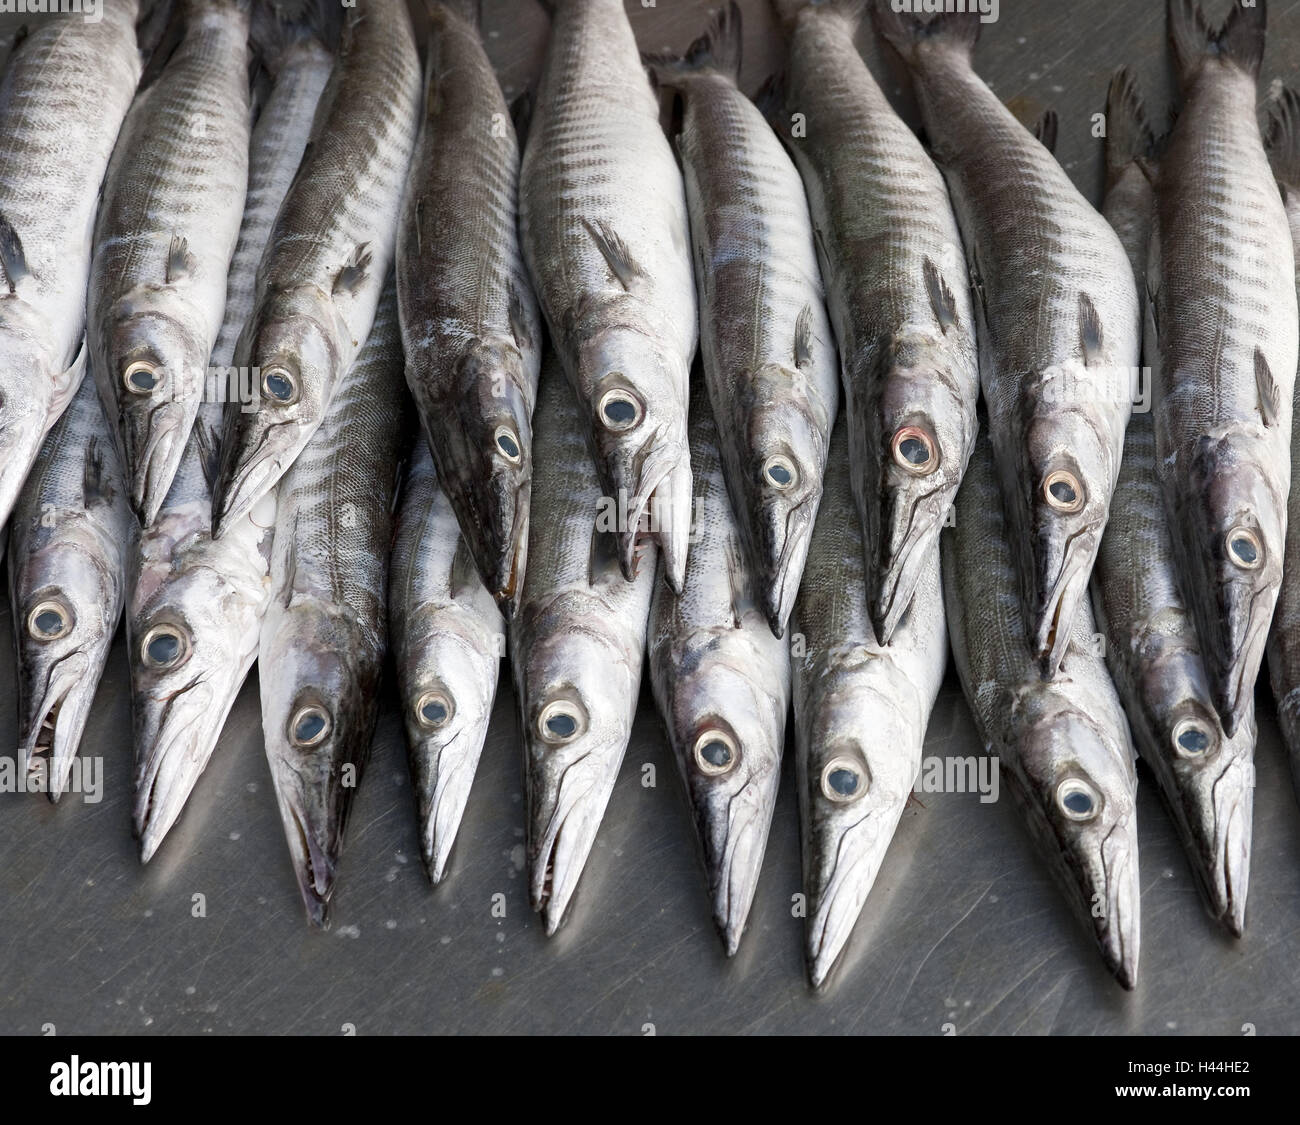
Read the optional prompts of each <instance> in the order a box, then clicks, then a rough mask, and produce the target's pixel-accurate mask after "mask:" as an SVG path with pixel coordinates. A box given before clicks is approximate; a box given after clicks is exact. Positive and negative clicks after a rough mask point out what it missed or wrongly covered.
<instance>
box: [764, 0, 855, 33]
mask: <svg viewBox="0 0 1300 1125" xmlns="http://www.w3.org/2000/svg"><path fill="white" fill-rule="evenodd" d="M866 7H867V0H772V9H773V11H774V12H775V13H776V18H777V20H778V21H779V22H780V24H781V26H782V27H783V28H784V29H785V30H786V31H787V32H790V31H793V30H794V25H795V24H796V23H797V22H798V20H799V14H800V13H801V12H802V11H803V10H804V9H805V8H824V9H827V10H828V11H833V12H838V13H839V14H840V15H841V16H843V17H844V18H845V19H846V20H847V21H848V22H849V24H850V26H851V27H852V28H854V29H856V28H857V26H858V24H859V23H860V22H861V21H862V13H863V12H864V11H865V10H866Z"/></svg>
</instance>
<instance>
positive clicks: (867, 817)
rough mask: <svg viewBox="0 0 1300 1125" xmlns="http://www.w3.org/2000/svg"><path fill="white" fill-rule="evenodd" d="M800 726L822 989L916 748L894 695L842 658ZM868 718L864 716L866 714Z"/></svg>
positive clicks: (879, 852)
mask: <svg viewBox="0 0 1300 1125" xmlns="http://www.w3.org/2000/svg"><path fill="white" fill-rule="evenodd" d="M806 714H807V717H806V719H805V722H806V723H807V725H806V727H804V728H803V729H801V730H800V731H799V739H800V745H799V749H800V763H799V786H800V790H799V794H800V808H801V810H802V812H803V816H802V820H803V825H804V829H803V835H804V888H805V890H806V892H807V894H808V920H807V923H806V925H805V957H806V960H807V964H808V974H809V979H810V980H811V982H812V984H813V987H815V988H819V987H821V986H822V985H823V984H824V983H825V982H826V980H827V978H828V977H829V975H830V972H831V970H832V968H833V967H834V966H835V963H836V961H837V960H838V959H839V957H840V954H841V953H842V952H843V951H844V947H845V945H846V944H847V943H848V940H849V936H850V934H851V933H852V931H853V927H854V925H855V924H856V922H857V920H858V916H859V915H860V914H861V913H862V907H863V905H864V904H865V902H866V900H867V896H868V894H869V893H870V891H871V888H872V886H873V885H874V883H875V881H876V876H877V874H878V873H879V871H880V865H881V863H882V862H883V860H884V858H885V853H886V852H887V851H888V850H889V843H890V841H891V840H892V839H893V836H894V830H895V828H896V827H897V825H898V820H899V817H900V816H902V813H903V808H904V806H906V804H907V799H908V796H909V794H910V793H911V791H912V786H913V784H914V782H915V780H916V772H917V769H918V767H919V765H920V760H921V746H920V743H919V741H918V738H917V733H916V731H915V730H914V729H909V727H910V724H909V723H908V721H907V719H906V718H905V716H903V715H902V714H901V713H900V711H899V709H898V702H897V699H896V698H895V697H894V695H893V693H891V692H888V691H882V690H880V689H879V688H878V687H875V686H873V685H871V684H870V683H869V682H867V681H865V680H864V679H863V678H862V677H861V676H860V675H855V674H853V673H852V671H851V670H850V666H848V665H846V666H845V667H844V668H843V669H842V670H841V671H840V672H838V673H836V674H834V675H833V676H832V678H831V679H830V680H828V681H826V682H824V683H823V685H822V688H821V690H820V693H819V701H818V705H817V706H815V707H813V708H811V709H810V710H809V711H808V712H807V713H806ZM867 716H869V719H868V718H866V717H867Z"/></svg>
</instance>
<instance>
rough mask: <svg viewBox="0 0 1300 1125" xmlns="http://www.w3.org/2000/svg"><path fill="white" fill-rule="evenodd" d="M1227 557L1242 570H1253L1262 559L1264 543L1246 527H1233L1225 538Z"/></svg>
mask: <svg viewBox="0 0 1300 1125" xmlns="http://www.w3.org/2000/svg"><path fill="white" fill-rule="evenodd" d="M1226 543H1227V545H1228V558H1230V559H1231V560H1232V562H1233V564H1234V565H1235V566H1239V567H1241V569H1242V570H1254V569H1255V568H1256V567H1257V566H1259V564H1260V563H1261V562H1262V561H1263V558H1264V545H1263V544H1262V543H1261V542H1260V541H1259V536H1258V535H1256V534H1255V533H1254V532H1253V531H1251V530H1250V528H1248V527H1234V528H1233V529H1232V530H1231V531H1230V532H1228V536H1227V539H1226Z"/></svg>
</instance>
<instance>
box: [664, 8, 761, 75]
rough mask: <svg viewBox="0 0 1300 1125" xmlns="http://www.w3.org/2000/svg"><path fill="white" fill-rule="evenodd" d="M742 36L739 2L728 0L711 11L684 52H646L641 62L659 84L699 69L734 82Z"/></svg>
mask: <svg viewBox="0 0 1300 1125" xmlns="http://www.w3.org/2000/svg"><path fill="white" fill-rule="evenodd" d="M742 36H743V27H742V25H741V18H740V5H739V4H737V3H736V0H728V3H726V4H725V5H723V6H722V7H721V8H719V9H718V10H717V12H715V13H714V15H713V19H711V20H710V21H709V26H708V30H707V31H705V33H704V34H703V35H701V36H700V37H699V38H698V39H696V40H695V42H694V43H692V44H691V45H690V46H689V47H688V48H687V49H686V53H685V54H684V55H671V54H659V55H646V56H645V62H646V65H647V66H649V67H650V68H651V69H652V70H653V71H654V73H655V77H656V79H657V80H658V81H659V83H660V84H661V85H663V86H672V85H673V84H674V81H680V80H681V77H682V76H683V75H686V74H695V73H698V72H700V71H715V72H717V73H718V74H725V75H726V76H727V77H728V78H730V79H732V80H733V81H734V80H735V79H736V78H737V77H739V75H740V52H741V39H742Z"/></svg>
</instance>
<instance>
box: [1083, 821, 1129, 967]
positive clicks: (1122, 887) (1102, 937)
mask: <svg viewBox="0 0 1300 1125" xmlns="http://www.w3.org/2000/svg"><path fill="white" fill-rule="evenodd" d="M1101 870H1102V872H1103V877H1102V879H1101V880H1100V882H1099V885H1098V884H1097V883H1089V882H1085V884H1084V886H1083V890H1084V893H1085V894H1086V895H1087V896H1088V897H1087V909H1088V913H1089V916H1090V917H1091V919H1092V928H1093V935H1094V937H1095V938H1096V941H1097V947H1098V949H1100V951H1101V958H1102V961H1103V962H1104V963H1105V965H1106V968H1107V969H1108V970H1109V971H1110V974H1111V976H1113V977H1114V978H1115V979H1116V981H1118V982H1119V984H1120V986H1121V987H1122V988H1124V989H1125V990H1126V991H1128V992H1132V991H1133V989H1134V988H1136V987H1137V969H1138V952H1139V944H1138V943H1139V931H1138V872H1137V853H1136V850H1135V848H1133V847H1132V846H1131V845H1130V841H1129V840H1128V839H1127V833H1126V831H1125V830H1124V829H1123V828H1120V827H1117V828H1115V829H1114V830H1113V831H1112V832H1111V833H1110V834H1109V835H1108V836H1107V837H1106V839H1105V841H1104V842H1103V843H1102V847H1101ZM1098 895H1100V896H1101V899H1100V901H1102V902H1104V903H1105V907H1104V912H1103V915H1102V917H1097V911H1096V910H1095V909H1093V905H1092V904H1094V903H1096V902H1098V901H1099V900H1098V897H1097V896H1098Z"/></svg>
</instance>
